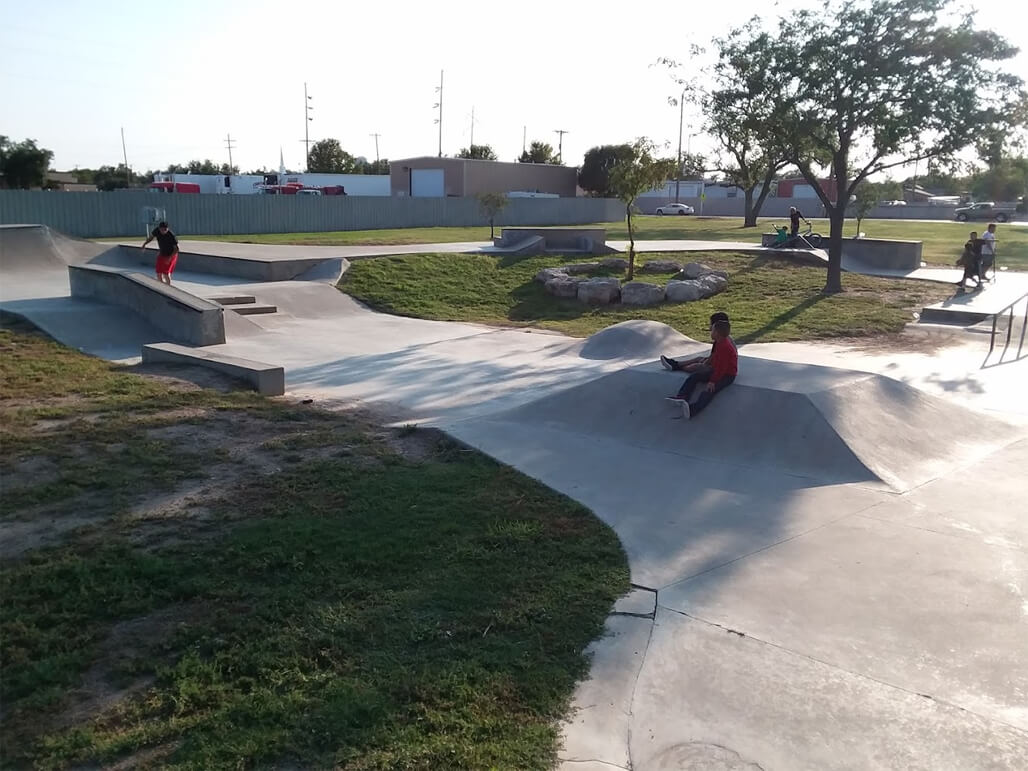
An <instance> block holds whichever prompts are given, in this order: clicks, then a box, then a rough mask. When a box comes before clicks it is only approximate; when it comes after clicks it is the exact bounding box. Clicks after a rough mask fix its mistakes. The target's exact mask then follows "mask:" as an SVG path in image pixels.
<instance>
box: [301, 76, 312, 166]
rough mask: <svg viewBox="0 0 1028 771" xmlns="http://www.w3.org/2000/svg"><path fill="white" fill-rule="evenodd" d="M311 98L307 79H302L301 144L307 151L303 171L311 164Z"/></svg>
mask: <svg viewBox="0 0 1028 771" xmlns="http://www.w3.org/2000/svg"><path fill="white" fill-rule="evenodd" d="M312 98H313V97H311V96H310V95H309V94H308V93H307V81H304V83H303V117H304V121H303V145H304V147H305V148H306V150H307V152H306V154H305V158H306V159H307V160H306V163H305V166H304V170H305V171H309V170H310V166H311V130H310V123H311V121H312V120H314V118H312V117H311V113H312V112H314V108H313V107H311V105H310V102H311V99H312Z"/></svg>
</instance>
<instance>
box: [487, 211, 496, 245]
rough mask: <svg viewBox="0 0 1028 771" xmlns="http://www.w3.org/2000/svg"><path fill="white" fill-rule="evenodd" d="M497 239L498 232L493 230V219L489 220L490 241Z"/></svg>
mask: <svg viewBox="0 0 1028 771" xmlns="http://www.w3.org/2000/svg"><path fill="white" fill-rule="evenodd" d="M494 238H496V231H495V230H494V229H493V218H492V217H490V218H489V240H490V241H492V240H493V239H494Z"/></svg>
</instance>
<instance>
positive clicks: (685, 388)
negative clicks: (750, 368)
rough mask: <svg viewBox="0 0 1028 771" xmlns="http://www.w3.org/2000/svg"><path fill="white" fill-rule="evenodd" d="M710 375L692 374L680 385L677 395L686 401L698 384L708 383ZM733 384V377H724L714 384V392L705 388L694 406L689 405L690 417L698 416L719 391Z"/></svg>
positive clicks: (707, 373) (705, 373) (704, 373)
mask: <svg viewBox="0 0 1028 771" xmlns="http://www.w3.org/2000/svg"><path fill="white" fill-rule="evenodd" d="M709 382H710V373H709V372H694V373H693V374H691V375H689V377H687V378H686V379H685V382H684V383H682V387H681V388H679V389H678V395H679V396H681V397H682V398H683V399H688V398H689V397H690V396H691V395H692V391H693V389H694V388H695V387H696V386H698V385H699V384H700V383H709ZM734 382H735V375H725V376H724V377H723V378H721V379H720V380H718V381H717V382H716V383H714V390H713V391H708V390H707V389H706V388H704V389H703V392H702V393H701V394H700V398H699V399H697V400H696V403H695V404H690V405H689V414H690V415H699V414H700V413H701V412H703V410H705V409H706V408H707V405H708V404H710V402H711V400H712V399H713V398H714V397H715V396H717V395H718V394H719V393H721V391H723V390H724V389H726V388H728V386H730V385H731V384H732V383H734Z"/></svg>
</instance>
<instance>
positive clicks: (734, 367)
mask: <svg viewBox="0 0 1028 771" xmlns="http://www.w3.org/2000/svg"><path fill="white" fill-rule="evenodd" d="M731 334H732V325H731V324H730V323H729V322H727V321H716V322H714V326H713V328H712V329H711V337H713V338H714V354H713V356H711V357H710V370H709V371H696V372H693V373H692V374H691V375H689V377H687V378H686V379H685V382H684V383H683V384H682V387H681V388H680V389H678V393H677V394H675V395H674V396H669V397H668V399H669V400H670V401H673V402H679V403H680V404H681V405H682V417H684V418H685V419H686V420H688V419H689V418H691V417H695V416H696V415H699V414H700V413H701V412H703V410H704V409H706V407H707V405H708V404H710V402H711V400H712V399H713V398H714V397H715V396H716V395H717V394H719V393H720V392H721V391H723V390H724V389H726V388H728V386H730V385H731V384H732V383H734V382H735V376H736V375H738V374H739V352H738V350H736V347H735V343H734V342H732V338H731ZM700 383H706V387H705V388H704V389H703V391H702V392H701V393H700V397H699V398H698V399H697V400H696V403H695V404H692V405H690V404H689V397H690V396H691V395H692V392H693V389H694V388H695V387H696V386H698V385H699V384H700Z"/></svg>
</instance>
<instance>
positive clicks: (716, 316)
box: [660, 311, 728, 372]
mask: <svg viewBox="0 0 1028 771" xmlns="http://www.w3.org/2000/svg"><path fill="white" fill-rule="evenodd" d="M719 321H728V314H727V313H725V312H724V311H718V312H717V313H712V314H711V316H710V336H711V338H714V325H715V324H716V323H717V322H719ZM716 350H717V339H716V338H714V345H713V346H712V347H711V349H710V353H709V354H708V355H707V356H696V357H695V358H692V359H688V360H686V361H678V360H677V359H672V358H670V357H669V356H664V355H663V354H661V357H660V364H661V366H662V367H664V369H669V370H671V371H672V372H679V371H681V372H701V371H707V372H709V371H710V361H711V359H713V358H714V351H716Z"/></svg>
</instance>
